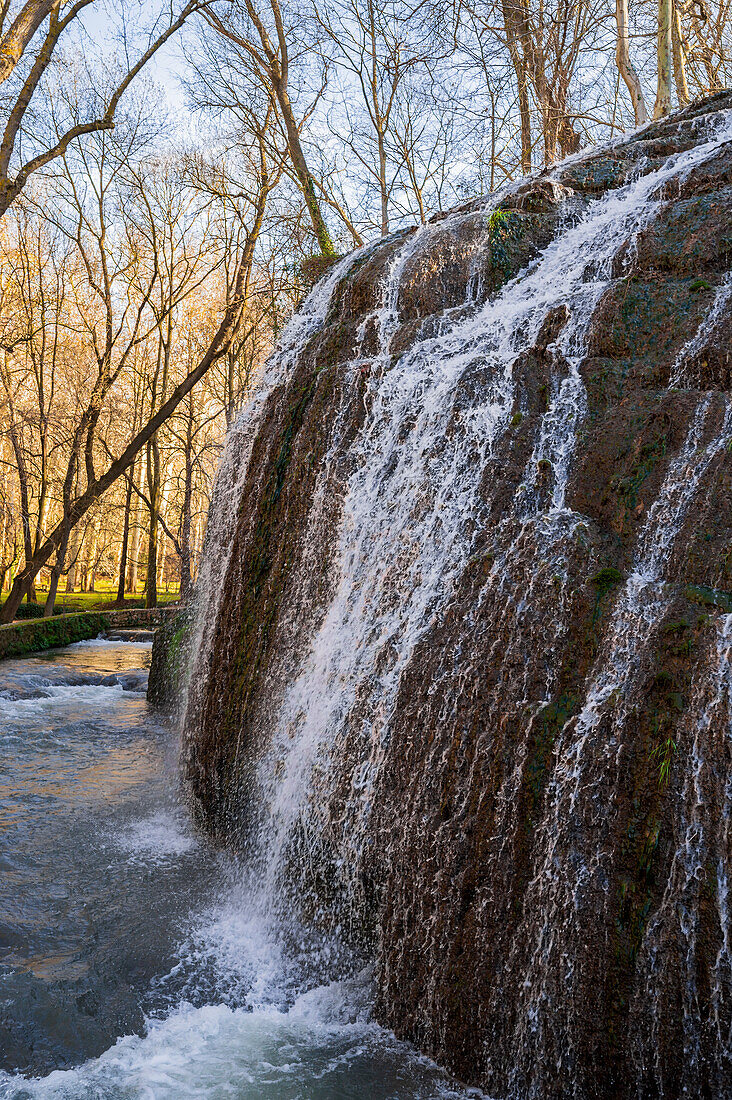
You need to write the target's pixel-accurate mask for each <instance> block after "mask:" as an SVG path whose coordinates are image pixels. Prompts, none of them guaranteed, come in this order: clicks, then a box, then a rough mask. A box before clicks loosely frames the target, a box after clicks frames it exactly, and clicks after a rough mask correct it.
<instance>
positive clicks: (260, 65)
mask: <svg viewBox="0 0 732 1100" xmlns="http://www.w3.org/2000/svg"><path fill="white" fill-rule="evenodd" d="M226 8H227V10H226V12H225V13H224V14H223V15H220V14H219V13H218V11H216V10H215V9H213V8H211V9H208V10H207V12H206V19H207V20H208V22H209V24H210V25H211V26H212V27H213V28H214V29H215V31H216V32H217V33H218V34H219V35H220V36H221V38H222V39H223V40H224V41H225V42H227V43H228V44H229V45H230V46H232V47H233V49H234V51H235V52H236V55H237V60H238V62H239V63H240V64H241V63H243V68H244V69H245V70H247V69H248V70H249V71H250V72H252V73H254V74H255V75H256V78H257V80H258V81H259V82H260V84H261V86H262V87H263V88H264V89H265V91H266V94H267V97H268V99H269V102H270V104H271V106H272V107H273V108H274V109H275V110H276V111H277V113H278V115H279V117H280V119H281V121H282V124H283V126H284V131H285V135H286V138H287V148H288V152H289V156H290V161H291V163H292V167H293V171H294V174H295V177H296V179H297V182H298V185H299V187H300V190H301V192H302V195H303V198H304V200H305V204H306V206H307V210H308V214H309V216H310V221H311V224H312V227H313V232H314V234H315V238H316V240H317V242H318V247H319V248H320V251H321V253H322V255H323V256H327V257H331V256H335V254H336V252H335V248H334V246H333V241H332V238H331V235H330V231H329V230H328V226H327V225H326V222H325V218H324V217H323V214H322V211H321V209H320V203H319V202H318V198H317V195H316V187H315V182H314V180H313V177H312V174H311V172H310V168H309V166H308V162H307V159H306V156H305V151H304V149H303V145H302V141H301V128H302V125H303V123H302V122H300V123H298V121H297V120H296V118H295V111H294V108H293V105H292V101H291V99H290V65H291V61H292V57H291V53H292V48H293V42H294V36H293V28H292V27H291V26H287V25H286V22H285V18H284V17H283V13H282V9H281V7H280V4H279V0H266V13H267V14H266V16H265V14H264V11H263V10H261V9H257V8H256V7H255V5H254V2H253V0H227V4H226ZM267 17H268V18H269V20H270V23H271V26H270V27H268V26H267V21H266V20H267ZM306 117H307V116H306ZM303 121H304V120H303Z"/></svg>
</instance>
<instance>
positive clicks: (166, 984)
mask: <svg viewBox="0 0 732 1100" xmlns="http://www.w3.org/2000/svg"><path fill="white" fill-rule="evenodd" d="M149 656H150V646H149V645H146V644H130V643H115V642H104V641H94V642H85V643H78V644H77V645H74V646H69V647H68V648H66V649H63V650H57V651H55V652H53V653H48V654H42V655H39V656H37V657H30V658H27V659H24V660H9V661H5V662H3V663H2V664H0V741H1V742H2V758H1V759H2V762H1V764H0V768H1V769H2V771H1V773H0V775H1V778H0V866H1V867H2V872H3V873H2V885H1V887H0V1097H2V1098H3V1100H5V1098H7V1100H10V1098H13V1100H25V1098H31V1097H33V1098H46V1097H58V1098H67V1100H86V1098H90V1100H91V1098H92V1097H93V1098H94V1100H101V1098H104V1100H107V1098H109V1100H113V1098H114V1100H122V1098H124V1100H132V1098H135V1100H137V1098H144V1100H167V1098H170V1100H173V1098H176V1100H179V1098H180V1100H182V1098H184V1097H185V1098H193V1097H201V1098H203V1097H206V1098H211V1100H213V1098H224V1097H226V1098H227V1100H229V1098H242V1100H243V1098H249V1097H251V1098H255V1097H256V1098H258V1100H260V1098H266V1097H271V1098H273V1100H274V1098H277V1100H287V1098H293V1100H294V1098H295V1097H301V1098H303V1100H320V1098H326V1097H327V1098H329V1100H335V1098H338V1097H344V1098H345V1097H355V1096H368V1097H371V1098H374V1100H379V1098H384V1100H386V1098H387V1097H389V1098H392V1097H393V1098H398V1100H412V1098H415V1100H416V1098H418V1097H419V1098H428V1097H435V1098H437V1097H457V1096H463V1095H465V1094H464V1093H463V1092H462V1091H461V1090H457V1091H456V1090H455V1089H453V1088H452V1087H450V1086H449V1084H448V1082H447V1081H446V1079H445V1078H444V1077H443V1076H442V1074H441V1073H440V1071H439V1070H437V1068H436V1067H434V1066H433V1065H432V1064H431V1063H429V1062H427V1061H425V1060H424V1059H421V1058H419V1057H418V1056H416V1055H415V1054H414V1053H413V1052H412V1051H411V1049H410V1048H408V1047H406V1046H404V1045H402V1044H399V1043H397V1042H396V1041H395V1040H394V1039H393V1037H392V1036H391V1035H390V1034H389V1033H388V1032H385V1031H383V1030H382V1029H381V1028H379V1027H378V1026H377V1025H376V1024H375V1023H373V1021H372V1020H371V1018H370V1012H369V999H370V983H369V974H368V972H367V971H363V970H361V971H355V972H352V973H350V975H349V976H348V978H347V979H345V980H341V981H336V982H332V983H330V984H327V985H325V986H321V985H318V982H317V978H316V977H314V975H313V968H312V966H311V967H308V966H306V965H304V964H303V962H302V961H301V960H299V959H298V958H297V957H296V956H294V957H291V956H288V954H287V953H286V951H285V950H284V948H283V947H282V946H281V945H277V944H275V943H274V942H273V941H272V939H271V937H270V936H269V934H268V931H267V927H266V921H265V920H264V919H263V918H262V914H257V913H256V912H253V911H252V909H251V907H250V906H248V902H247V887H246V883H245V881H244V879H243V878H242V876H241V875H240V874H239V872H238V870H237V868H236V866H234V865H233V864H232V863H231V862H229V861H228V860H227V859H226V857H224V856H222V855H220V854H217V853H215V852H213V851H212V850H211V849H210V848H209V847H208V846H207V845H206V843H205V842H204V841H202V840H201V839H200V838H198V837H197V836H195V835H194V834H193V833H192V831H191V829H190V827H189V824H188V819H187V816H186V814H185V811H184V810H183V809H182V808H181V807H180V806H179V805H178V803H177V800H176V795H175V792H176V787H177V771H176V767H177V744H176V739H175V737H174V735H173V733H172V731H171V729H170V728H169V726H168V725H167V724H165V723H164V722H163V721H162V720H161V719H160V717H159V716H158V715H156V714H155V712H154V711H152V710H151V709H150V708H148V705H147V702H146V699H145V695H144V691H145V687H146V682H147V672H146V667H147V665H148V663H149Z"/></svg>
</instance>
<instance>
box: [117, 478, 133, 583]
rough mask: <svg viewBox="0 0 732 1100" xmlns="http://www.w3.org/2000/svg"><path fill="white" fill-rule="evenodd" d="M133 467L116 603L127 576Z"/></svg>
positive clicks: (126, 509)
mask: <svg viewBox="0 0 732 1100" xmlns="http://www.w3.org/2000/svg"><path fill="white" fill-rule="evenodd" d="M133 474H134V468H133V469H132V470H131V471H129V472H128V473H127V476H126V481H127V492H126V493H125V519H124V527H123V528H122V549H121V551H120V555H119V578H118V582H117V599H116V603H118V604H123V603H124V602H125V579H126V577H127V548H128V545H129V541H130V511H131V508H132V476H133Z"/></svg>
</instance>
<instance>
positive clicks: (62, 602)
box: [2, 586, 178, 614]
mask: <svg viewBox="0 0 732 1100" xmlns="http://www.w3.org/2000/svg"><path fill="white" fill-rule="evenodd" d="M116 596H117V588H116V586H115V587H114V588H111V587H110V588H102V587H101V586H98V587H97V591H96V592H73V593H70V594H69V595H67V594H66V593H65V592H59V594H58V595H57V596H56V604H55V611H56V614H60V613H71V612H73V611H108V610H110V609H111V608H113V607H117V606H119V605H117V604H116V603H115V599H116ZM6 598H7V592H3V593H2V599H6ZM36 599H37V602H38V603H39V604H40V605H41V606H43V604H44V603H45V600H46V592H45V591H44V590H43V588H38V589H36ZM177 599H178V590H177V589H176V590H175V591H170V592H158V604H166V603H173V602H174V601H175V600H177ZM144 604H145V595H144V593H142V592H140V593H138V595H136V596H132V595H130V594H128V595H126V596H125V602H124V606H125V607H143V606H144Z"/></svg>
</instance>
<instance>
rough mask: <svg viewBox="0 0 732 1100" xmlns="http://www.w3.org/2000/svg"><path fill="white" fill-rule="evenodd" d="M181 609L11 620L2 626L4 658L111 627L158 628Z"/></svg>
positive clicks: (0, 650) (0, 648)
mask: <svg viewBox="0 0 732 1100" xmlns="http://www.w3.org/2000/svg"><path fill="white" fill-rule="evenodd" d="M177 611H178V608H177V607H153V608H124V609H122V610H119V611H103V612H98V611H81V612H76V613H74V614H71V615H54V616H53V617H52V618H50V619H26V620H25V621H24V622H19V623H10V624H8V625H7V626H0V659H2V658H4V657H21V656H23V655H24V654H26V653H37V652H39V651H41V650H44V649H55V648H56V646H63V645H69V644H70V643H71V642H82V641H86V640H87V639H89V638H96V637H97V635H99V634H105V633H107V632H108V631H110V630H129V629H145V630H155V629H156V628H157V627H159V626H161V625H162V624H163V623H164V622H166V621H167V620H168V619H169V618H171V617H172V616H174V615H176V613H177Z"/></svg>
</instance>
